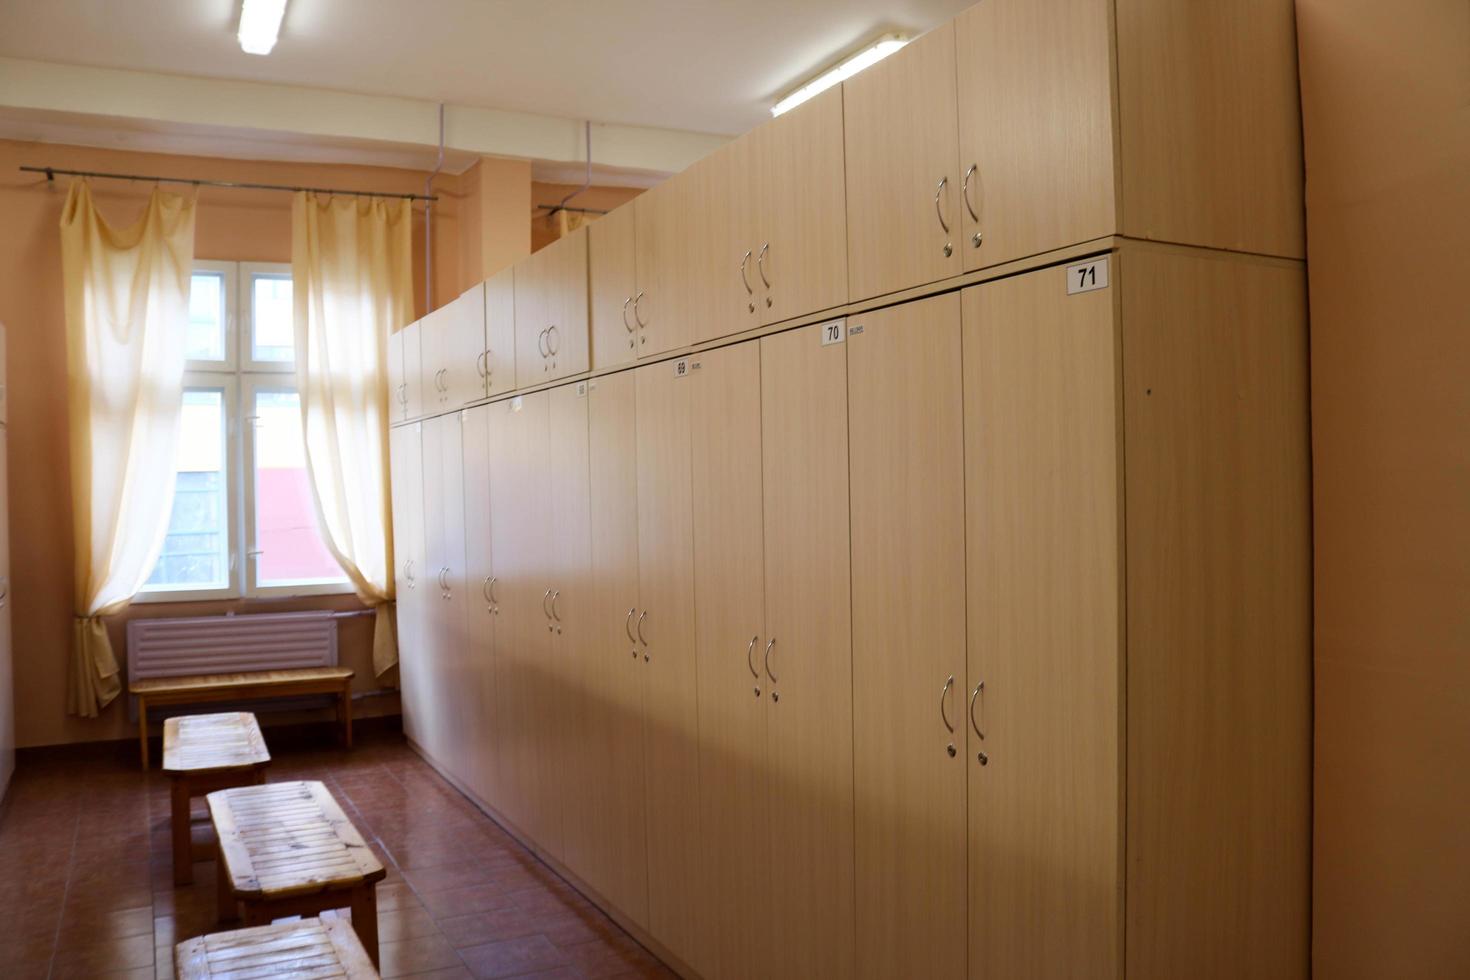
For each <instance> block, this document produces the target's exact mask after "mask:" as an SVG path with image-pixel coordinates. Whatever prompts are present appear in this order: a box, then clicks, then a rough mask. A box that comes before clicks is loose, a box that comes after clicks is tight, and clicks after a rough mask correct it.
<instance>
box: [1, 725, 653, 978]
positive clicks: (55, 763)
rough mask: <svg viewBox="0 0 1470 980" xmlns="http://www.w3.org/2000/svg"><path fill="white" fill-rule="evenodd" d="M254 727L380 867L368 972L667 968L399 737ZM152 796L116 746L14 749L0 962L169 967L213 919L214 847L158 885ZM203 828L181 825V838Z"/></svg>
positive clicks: (131, 971)
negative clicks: (185, 830)
mask: <svg viewBox="0 0 1470 980" xmlns="http://www.w3.org/2000/svg"><path fill="white" fill-rule="evenodd" d="M266 739H267V741H268V742H270V743H271V750H272V755H273V756H274V757H275V758H274V761H273V762H272V764H271V768H270V778H271V779H272V780H287V779H320V780H322V781H324V782H325V783H326V784H327V786H328V787H329V788H330V789H331V791H332V793H333V794H334V795H335V796H336V797H337V800H338V802H340V803H341V804H342V808H343V809H344V810H345V811H346V812H347V814H348V816H349V817H350V818H351V819H352V821H353V822H354V823H355V824H356V825H357V827H358V829H359V830H361V831H362V833H363V835H364V836H365V837H367V838H368V840H370V841H371V842H372V845H373V847H374V849H375V850H376V851H377V852H378V855H379V857H380V859H381V860H382V861H383V864H384V865H386V866H387V868H388V877H387V879H386V880H385V881H384V882H383V883H382V884H380V885H379V886H378V910H379V911H378V928H379V934H380V937H381V952H382V966H383V976H385V977H406V976H415V977H436V978H437V977H443V978H449V977H540V978H547V980H551V978H592V977H668V976H672V975H673V974H672V973H670V972H669V971H668V970H667V969H666V968H665V967H664V966H663V965H662V964H660V963H659V962H658V961H657V960H656V959H654V957H653V956H652V955H651V954H649V953H648V952H647V951H646V950H644V949H643V948H642V947H641V946H639V945H638V944H637V943H636V942H634V941H633V940H632V939H631V938H630V937H629V936H628V935H627V934H626V933H624V932H623V931H622V930H621V929H619V928H618V926H617V925H616V924H614V923H613V922H612V921H611V920H609V919H608V918H607V917H606V916H605V915H603V914H602V913H601V912H599V911H598V910H597V909H596V908H594V907H593V906H592V905H591V904H590V903H589V902H588V901H587V900H586V899H584V898H583V897H582V896H581V895H579V894H578V893H577V892H576V891H574V890H573V889H572V888H571V887H570V886H569V885H567V883H566V882H564V881H563V880H562V879H561V878H559V877H558V876H557V875H556V874H555V873H554V872H552V871H551V870H550V869H549V868H547V867H546V866H545V865H544V864H542V863H541V862H540V861H538V860H537V859H536V858H535V857H533V856H532V855H531V854H530V853H529V852H528V851H526V850H525V849H524V848H522V847H521V846H520V845H519V844H517V843H516V842H515V841H514V840H513V839H512V838H511V837H510V836H509V835H507V834H506V833H505V832H504V831H503V830H501V829H500V828H499V827H498V826H496V825H495V824H494V823H493V822H492V821H491V820H489V819H488V818H487V817H486V816H485V815H484V814H482V813H481V812H480V811H479V810H477V809H476V808H475V807H474V805H473V804H471V803H470V802H469V801H468V800H466V799H465V798H464V797H463V796H461V795H460V794H459V793H458V792H457V791H456V790H455V789H454V788H453V787H451V786H450V785H449V784H448V783H446V782H445V781H444V780H443V779H441V778H440V777H439V776H438V774H436V773H435V772H434V771H433V770H432V769H430V768H429V767H428V765H426V764H425V763H424V762H423V761H422V760H421V759H420V758H419V757H418V756H417V755H415V754H414V753H413V752H412V751H411V750H410V749H409V748H408V746H407V745H406V744H405V743H404V741H403V739H402V737H401V736H399V735H396V734H389V733H384V734H366V735H365V737H364V738H362V739H361V740H360V741H359V744H358V746H357V748H355V749H353V750H352V751H350V752H343V751H339V750H327V749H321V748H311V747H304V748H292V747H291V746H290V745H289V744H286V745H281V744H279V742H280V741H283V740H285V737H284V736H283V737H282V739H275V738H273V736H272V734H271V732H270V730H267V732H266ZM290 741H295V742H298V743H299V739H293V740H290ZM168 804H169V801H168V781H167V779H165V778H164V777H163V776H161V775H160V774H159V773H158V772H157V770H155V771H153V772H152V773H150V774H149V775H148V776H146V777H145V776H144V775H143V774H141V773H140V772H139V771H138V770H137V759H136V756H135V755H132V754H131V753H124V752H123V751H121V750H120V749H118V748H117V747H115V746H108V747H98V748H96V749H92V748H91V747H88V748H87V749H81V750H69V751H67V752H64V753H55V754H50V753H47V754H45V755H43V756H42V757H39V758H29V759H25V760H23V761H22V763H21V765H20V766H19V767H18V769H17V771H16V774H15V778H14V781H13V783H12V784H11V787H10V792H9V794H8V798H7V800H6V803H5V805H4V808H3V811H0V975H3V976H5V977H7V978H11V980H24V978H31V977H38V978H46V977H51V978H70V977H100V976H108V977H139V978H144V977H147V978H153V977H158V978H165V977H172V976H173V958H172V950H173V945H174V943H176V942H179V941H181V940H183V939H188V938H190V937H192V936H196V935H200V934H202V933H204V932H208V931H211V929H213V928H214V921H215V919H214V916H215V900H214V862H213V861H212V860H211V861H199V862H196V864H195V865H194V878H195V881H194V884H193V885H191V886H188V887H184V888H175V887H174V885H173V878H172V865H171V860H170V849H169V828H168ZM196 810H198V811H201V812H202V801H199V802H197V803H196ZM212 840H213V832H212V831H211V830H210V829H209V827H208V825H207V823H206V824H202V825H198V826H196V830H195V845H196V851H197V852H199V853H203V851H204V849H206V848H207V847H208V846H209V845H210V843H211V842H212ZM344 914H345V913H344Z"/></svg>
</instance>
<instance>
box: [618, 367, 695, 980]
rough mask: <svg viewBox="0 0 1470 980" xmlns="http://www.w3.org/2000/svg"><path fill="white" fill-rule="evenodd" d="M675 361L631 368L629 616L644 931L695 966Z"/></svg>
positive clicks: (687, 490) (687, 631) (689, 646)
mask: <svg viewBox="0 0 1470 980" xmlns="http://www.w3.org/2000/svg"><path fill="white" fill-rule="evenodd" d="M677 363H678V362H664V363H661V364H653V365H650V366H648V367H642V368H638V369H637V370H636V371H635V372H634V377H635V379H636V386H637V387H636V396H635V397H636V405H637V413H638V415H637V417H638V424H637V433H638V439H637V465H638V597H639V601H640V602H641V603H642V608H640V609H639V610H638V615H637V617H635V622H634V626H633V635H634V636H635V637H636V638H637V640H638V646H637V649H638V651H639V652H640V654H641V655H642V657H643V660H644V667H645V670H644V677H645V689H644V691H645V700H644V711H645V716H644V717H645V724H644V754H645V763H644V785H645V787H646V793H647V799H648V928H649V930H650V931H651V932H652V933H653V935H654V937H655V938H657V939H658V940H659V942H661V943H663V944H664V945H665V946H667V947H668V948H669V949H670V950H672V951H673V952H674V954H675V955H676V956H678V957H680V958H681V959H682V960H684V961H685V962H686V963H688V964H689V965H691V966H693V967H694V968H695V969H696V970H699V971H701V972H704V970H705V964H706V961H707V959H708V955H709V925H710V923H709V917H708V915H707V913H706V911H705V906H706V900H707V898H708V894H707V885H706V878H705V849H704V846H703V843H702V841H701V840H700V832H699V718H698V709H697V697H698V695H697V690H696V686H695V664H694V583H693V565H694V551H693V547H692V536H693V535H692V528H693V514H692V508H693V499H692V496H691V494H692V490H691V486H690V451H691V445H690V429H689V380H688V378H687V377H686V376H684V375H682V374H681V373H680V372H679V369H678V367H677Z"/></svg>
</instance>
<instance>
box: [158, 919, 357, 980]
mask: <svg viewBox="0 0 1470 980" xmlns="http://www.w3.org/2000/svg"><path fill="white" fill-rule="evenodd" d="M174 976H175V977H177V978H178V980H205V978H210V977H221V978H223V977H230V978H232V980H233V978H239V977H271V978H276V977H302V978H305V977H341V978H343V980H372V978H376V977H377V976H378V971H377V970H376V969H375V968H374V966H373V962H372V960H370V959H369V958H368V955H367V951H366V950H364V949H363V948H362V943H361V941H359V940H358V938H357V936H356V935H355V934H354V933H353V931H352V927H351V926H350V925H348V923H347V922H346V920H344V919H302V920H301V921H299V922H282V923H280V924H279V925H273V926H257V927H256V928H254V929H236V930H234V931H233V932H218V933H215V934H214V935H212V936H200V937H198V938H197V939H190V940H186V941H185V942H182V943H179V944H178V945H177V946H175V947H174Z"/></svg>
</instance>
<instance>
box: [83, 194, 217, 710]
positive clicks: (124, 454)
mask: <svg viewBox="0 0 1470 980" xmlns="http://www.w3.org/2000/svg"><path fill="white" fill-rule="evenodd" d="M61 257H62V272H63V282H64V288H65V291H66V353H67V396H68V408H69V415H70V427H71V483H72V511H73V525H74V530H75V542H74V544H75V551H76V613H77V618H76V623H75V628H74V642H73V644H72V657H71V663H70V669H69V670H68V684H67V710H68V711H69V712H71V713H72V714H75V715H82V716H84V717H88V718H92V717H96V715H97V712H98V709H100V708H103V707H105V706H106V705H107V704H108V703H109V702H111V701H112V699H113V698H115V697H117V695H118V692H119V691H120V690H121V683H120V682H119V680H118V676H117V658H116V657H115V656H114V655H113V651H112V644H111V642H110V641H109V640H108V638H107V630H106V628H105V626H104V624H103V622H102V619H101V617H102V616H103V615H106V614H108V613H113V612H117V611H118V610H120V609H122V608H123V607H125V606H126V605H127V604H128V601H129V600H130V599H132V597H133V596H134V595H136V594H137V592H138V589H140V588H141V587H142V585H143V583H144V582H145V581H146V580H147V578H148V575H149V574H150V573H151V572H152V570H153V564H154V562H156V561H157V560H158V552H159V550H160V549H161V548H162V547H163V538H164V535H165V534H166V533H167V531H168V518H169V511H170V509H171V507H172V504H173V486H174V449H175V443H176V442H177V441H178V430H179V400H180V398H181V396H182V392H183V381H184V334H185V330H186V327H187V324H188V320H189V278H190V272H191V267H192V265H193V263H194V203H193V202H192V201H187V200H185V199H184V198H181V197H178V196H176V195H173V194H164V193H163V192H161V191H158V190H155V191H154V192H153V196H152V197H151V198H149V200H148V207H147V210H146V211H145V212H144V213H143V217H142V218H141V219H140V220H139V221H138V223H137V224H135V225H133V226H132V227H129V228H122V229H117V228H113V227H111V226H110V225H108V223H107V222H106V221H104V220H103V219H102V216H101V215H99V214H98V213H97V208H96V206H95V205H94V204H93V202H92V193H91V189H90V188H89V187H88V186H87V183H86V182H85V181H78V182H76V183H74V184H72V186H71V190H70V191H69V192H68V193H67V198H66V205H65V206H64V207H63V208H62V212H61Z"/></svg>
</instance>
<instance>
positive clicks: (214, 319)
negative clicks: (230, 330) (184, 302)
mask: <svg viewBox="0 0 1470 980" xmlns="http://www.w3.org/2000/svg"><path fill="white" fill-rule="evenodd" d="M184 346H185V347H186V348H187V353H186V354H185V356H186V357H188V358H189V359H190V360H191V361H223V360H224V359H225V277H224V274H223V273H220V272H195V273H194V274H193V275H192V276H191V277H190V278H189V329H188V332H187V333H186V334H185V338H184Z"/></svg>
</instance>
